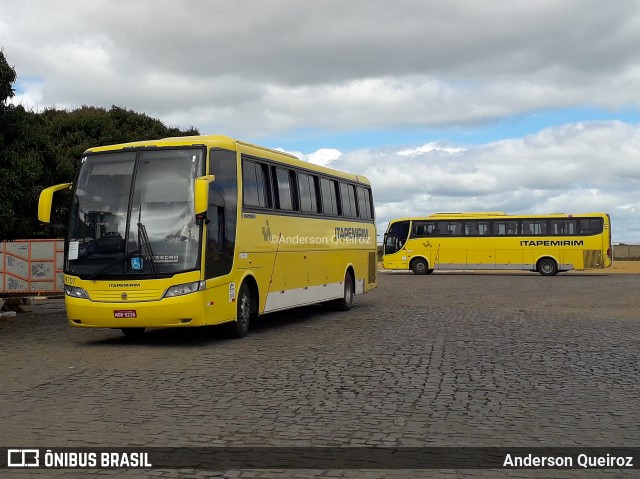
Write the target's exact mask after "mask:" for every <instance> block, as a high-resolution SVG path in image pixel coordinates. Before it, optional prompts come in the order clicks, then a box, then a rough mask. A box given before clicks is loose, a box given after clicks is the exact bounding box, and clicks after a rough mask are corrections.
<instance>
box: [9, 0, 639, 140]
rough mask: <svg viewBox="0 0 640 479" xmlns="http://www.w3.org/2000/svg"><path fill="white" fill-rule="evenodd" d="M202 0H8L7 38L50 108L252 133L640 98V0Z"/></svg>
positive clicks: (494, 115) (468, 117)
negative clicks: (109, 110)
mask: <svg viewBox="0 0 640 479" xmlns="http://www.w3.org/2000/svg"><path fill="white" fill-rule="evenodd" d="M196 4H197V8H185V7H184V5H182V4H181V3H179V2H174V1H171V0H158V1H156V2H153V12H154V14H153V15H151V14H149V8H150V7H149V5H150V4H149V3H148V2H128V3H127V8H122V7H121V6H120V5H118V4H117V3H113V2H110V1H108V0H96V1H92V2H85V1H81V0H66V1H65V2H64V8H63V7H61V6H60V5H59V4H58V3H55V2H47V1H38V0H34V1H29V2H24V1H22V0H6V1H4V2H2V4H1V5H0V18H2V24H1V25H0V31H2V32H3V35H2V38H3V45H2V46H3V47H4V49H5V53H6V55H7V58H8V59H9V61H10V62H11V63H12V64H15V66H16V70H17V72H18V75H19V76H20V77H40V78H43V79H44V83H43V88H42V91H41V94H40V95H38V96H36V95H33V96H31V97H30V101H34V102H36V105H35V106H36V107H41V108H44V107H47V106H51V105H56V106H64V107H70V108H71V107H77V106H80V105H83V104H89V105H95V106H105V107H109V106H111V105H112V104H117V105H120V106H125V107H127V108H132V109H134V110H137V111H143V112H145V113H148V114H150V115H152V116H155V117H159V118H161V119H162V120H164V121H166V122H168V123H169V124H172V125H177V126H183V127H188V126H191V125H194V126H196V127H197V128H199V129H200V130H201V131H203V132H207V133H209V132H224V133H231V134H233V135H235V136H238V137H242V138H256V137H260V136H264V135H270V136H273V134H275V133H278V132H284V131H288V130H290V129H292V128H298V127H300V126H301V125H302V126H303V127H305V128H326V129H333V130H344V129H363V128H388V127H393V128H401V127H403V126H431V127H433V126H451V125H455V126H461V125H462V126H463V125H470V124H477V123H482V122H488V121H494V120H496V119H500V118H505V117H507V116H509V115H519V114H523V113H527V112H531V111H538V110H544V109H557V108H565V107H573V106H575V105H585V104H586V105H591V106H596V107H600V108H608V109H616V108H621V107H628V106H632V107H635V108H638V107H640V100H639V97H638V95H637V92H638V91H639V90H640V73H639V72H640V50H639V49H638V48H637V45H638V44H640V8H639V7H638V4H637V2H636V1H635V0H619V1H617V2H610V3H609V4H607V6H606V8H602V4H601V3H600V2H598V1H596V0H565V1H563V2H561V4H558V2H557V1H551V0H539V1H536V2H494V3H491V2H480V3H479V2H475V1H472V0H452V1H448V2H435V3H434V2H428V3H427V2H424V1H420V0H401V1H400V2H383V1H381V0H374V1H366V2H365V1H364V0H362V1H353V2H349V6H348V7H345V5H344V2H341V1H338V0H326V1H323V2H311V3H309V2H296V1H293V0H274V1H270V2H263V1H261V0H247V1H243V2H197V3H196ZM282 12H286V15H283V13H282ZM42 19H46V23H43V21H42Z"/></svg>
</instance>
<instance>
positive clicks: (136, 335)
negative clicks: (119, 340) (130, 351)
mask: <svg viewBox="0 0 640 479" xmlns="http://www.w3.org/2000/svg"><path fill="white" fill-rule="evenodd" d="M144 329H145V328H121V329H120V331H122V334H124V335H125V337H127V338H132V339H140V338H141V337H142V336H143V335H144Z"/></svg>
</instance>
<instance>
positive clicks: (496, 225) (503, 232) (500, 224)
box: [492, 220, 518, 236]
mask: <svg viewBox="0 0 640 479" xmlns="http://www.w3.org/2000/svg"><path fill="white" fill-rule="evenodd" d="M517 233H518V222H517V221H516V220H507V221H494V222H493V231H492V234H494V235H496V236H514V235H516V234H517Z"/></svg>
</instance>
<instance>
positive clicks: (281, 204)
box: [275, 168, 293, 210]
mask: <svg viewBox="0 0 640 479" xmlns="http://www.w3.org/2000/svg"><path fill="white" fill-rule="evenodd" d="M275 170H276V191H277V193H278V194H277V199H278V204H277V206H278V208H279V209H281V210H293V195H292V189H291V174H290V173H289V170H285V169H284V168H275Z"/></svg>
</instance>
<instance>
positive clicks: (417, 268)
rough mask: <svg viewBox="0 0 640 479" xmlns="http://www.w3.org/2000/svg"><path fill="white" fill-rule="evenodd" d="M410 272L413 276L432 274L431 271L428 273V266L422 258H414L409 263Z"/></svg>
mask: <svg viewBox="0 0 640 479" xmlns="http://www.w3.org/2000/svg"><path fill="white" fill-rule="evenodd" d="M411 271H413V274H429V273H432V272H433V270H431V271H429V265H428V264H427V260H426V259H424V258H416V259H414V260H413V261H411Z"/></svg>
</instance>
